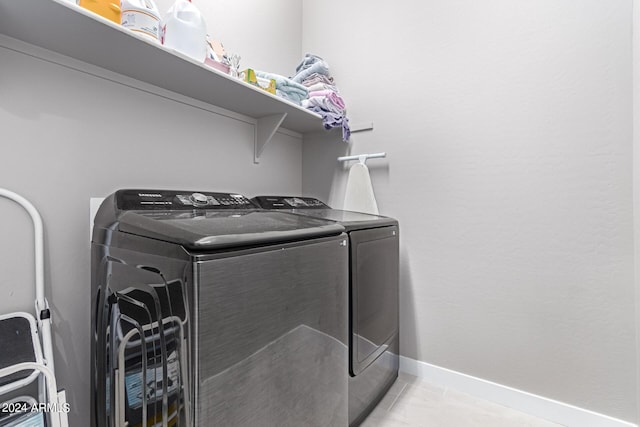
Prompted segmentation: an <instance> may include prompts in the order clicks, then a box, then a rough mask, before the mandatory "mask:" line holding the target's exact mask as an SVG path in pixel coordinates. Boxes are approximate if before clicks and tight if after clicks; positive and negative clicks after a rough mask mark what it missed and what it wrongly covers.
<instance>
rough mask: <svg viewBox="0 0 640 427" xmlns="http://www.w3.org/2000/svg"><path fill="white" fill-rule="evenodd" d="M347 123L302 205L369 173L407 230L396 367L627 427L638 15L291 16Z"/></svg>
mask: <svg viewBox="0 0 640 427" xmlns="http://www.w3.org/2000/svg"><path fill="white" fill-rule="evenodd" d="M303 14H304V21H303V45H302V47H303V51H304V52H313V53H317V54H319V55H323V56H324V57H325V59H327V60H328V62H329V65H330V66H331V70H332V72H333V75H334V77H335V81H336V83H337V85H338V87H339V88H340V89H341V92H342V94H343V95H344V97H345V99H346V102H347V107H348V111H349V116H350V118H351V122H352V123H353V124H359V123H368V122H373V123H374V130H373V131H367V132H361V133H356V134H354V136H353V140H352V142H351V144H349V145H348V146H347V145H344V144H342V143H341V142H339V137H338V136H337V135H336V134H334V133H330V134H317V135H313V136H310V137H308V138H306V140H305V144H304V148H303V191H304V193H305V194H307V195H310V196H317V197H320V198H322V199H324V200H327V201H328V202H329V203H330V204H332V205H333V206H335V207H340V206H341V205H342V201H343V197H344V188H345V181H346V178H347V169H346V167H344V166H342V165H340V164H338V162H337V161H336V157H337V156H339V155H343V154H345V153H347V152H349V153H351V154H358V153H375V152H380V151H386V152H387V158H386V159H379V160H370V161H369V162H368V165H369V167H370V172H371V176H372V180H373V185H374V189H375V192H376V197H377V200H378V204H379V208H380V211H381V213H382V214H386V215H390V216H393V217H397V218H398V219H399V220H400V230H401V233H400V234H401V291H400V301H401V324H400V327H401V329H402V331H401V353H402V355H404V356H406V357H409V358H412V359H416V360H419V361H423V362H427V363H430V364H433V365H436V366H440V367H444V368H449V369H452V370H455V371H458V372H462V373H465V374H469V375H472V376H475V377H479V378H482V379H486V380H490V381H493V382H496V383H499V384H503V385H507V386H511V387H514V388H516V389H520V390H524V391H527V392H530V393H534V394H537V395H541V396H544V397H547V398H551V399H554V400H558V401H561V402H565V403H569V404H572V405H576V406H578V407H582V408H586V409H589V410H592V411H595V412H599V413H602V414H606V415H610V416H612V417H615V418H619V419H623V420H627V421H638V419H637V414H636V407H637V402H636V396H637V393H636V380H635V374H634V373H635V372H636V366H637V363H638V362H637V359H636V350H635V324H634V321H635V317H634V276H633V273H634V264H633V262H634V261H633V244H634V243H633V197H632V181H633V179H632V123H633V119H632V46H631V30H632V28H631V17H632V1H631V0H622V1H616V2H607V1H602V0H585V1H573V0H560V1H558V0H542V1H535V2H530V1H526V0H517V1H514V0H491V1H483V2H477V1H473V0H455V1H435V0H428V1H418V0H411V1H407V2H402V4H401V5H399V4H397V3H393V2H386V3H385V2H382V3H375V5H373V4H372V3H371V2H367V1H364V0H355V1H350V2H339V1H337V0H326V1H323V2H316V1H311V0H306V1H304V6H303Z"/></svg>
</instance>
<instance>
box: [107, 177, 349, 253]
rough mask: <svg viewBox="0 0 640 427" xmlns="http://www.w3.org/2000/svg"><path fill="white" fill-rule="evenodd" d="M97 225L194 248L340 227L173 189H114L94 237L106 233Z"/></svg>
mask: <svg viewBox="0 0 640 427" xmlns="http://www.w3.org/2000/svg"><path fill="white" fill-rule="evenodd" d="M98 229H102V230H112V231H119V232H122V233H128V234H134V235H138V236H142V237H148V238H151V239H156V240H161V241H166V242H171V243H176V244H179V245H182V246H184V247H186V248H189V249H195V250H209V249H223V248H229V247H241V246H252V245H258V244H269V243H280V242H288V241H297V240H304V239H309V238H314V237H321V236H328V235H336V234H340V233H342V232H343V231H344V227H342V226H341V225H339V224H336V223H333V222H329V221H324V220H321V219H316V218H309V217H302V216H299V215H293V214H290V213H286V212H274V211H267V210H263V209H259V208H258V207H257V205H255V204H254V203H253V202H251V201H250V200H249V199H248V198H246V197H244V196H242V195H240V194H230V193H212V192H193V191H175V190H119V191H117V192H115V193H114V194H112V195H111V196H109V197H108V198H107V199H105V200H104V202H103V203H102V205H101V206H100V209H99V211H98V214H97V215H96V219H95V222H94V241H97V240H102V239H100V236H101V235H104V234H105V233H96V230H98ZM107 234H108V233H107ZM97 243H101V242H97Z"/></svg>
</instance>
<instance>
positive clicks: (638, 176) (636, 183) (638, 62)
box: [633, 0, 640, 423]
mask: <svg viewBox="0 0 640 427" xmlns="http://www.w3.org/2000/svg"><path fill="white" fill-rule="evenodd" d="M633 112H634V114H633V117H634V121H633V202H634V204H633V212H634V244H635V254H636V256H635V257H634V259H635V285H636V337H637V345H636V367H637V370H636V376H637V386H636V390H637V402H638V403H637V404H638V408H637V409H638V418H637V420H638V422H639V423H640V258H639V257H638V256H637V255H638V254H640V0H633Z"/></svg>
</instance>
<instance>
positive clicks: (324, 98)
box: [302, 91, 345, 113]
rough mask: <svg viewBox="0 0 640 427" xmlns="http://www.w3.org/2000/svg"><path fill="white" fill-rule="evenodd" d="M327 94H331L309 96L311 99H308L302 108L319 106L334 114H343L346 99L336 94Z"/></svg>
mask: <svg viewBox="0 0 640 427" xmlns="http://www.w3.org/2000/svg"><path fill="white" fill-rule="evenodd" d="M327 92H329V93H328V94H326V95H318V96H309V99H306V100H305V101H304V102H303V103H302V106H303V107H305V108H309V107H316V106H318V107H320V108H324V109H325V110H327V111H332V112H334V113H343V112H344V109H345V103H344V99H342V97H341V96H340V95H338V94H337V93H335V92H331V91H327ZM313 93H318V92H313Z"/></svg>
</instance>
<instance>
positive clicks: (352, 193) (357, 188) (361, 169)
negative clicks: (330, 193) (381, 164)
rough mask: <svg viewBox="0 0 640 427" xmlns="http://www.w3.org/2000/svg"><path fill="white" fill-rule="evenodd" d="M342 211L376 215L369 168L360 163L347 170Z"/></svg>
mask: <svg viewBox="0 0 640 427" xmlns="http://www.w3.org/2000/svg"><path fill="white" fill-rule="evenodd" d="M344 209H345V210H347V211H356V212H363V213H368V214H373V215H378V204H377V203H376V197H375V195H374V194H373V186H372V185H371V177H370V176H369V168H367V166H366V165H364V164H362V163H356V164H354V165H353V166H351V169H350V170H349V177H348V178H347V191H346V192H345V195H344Z"/></svg>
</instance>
